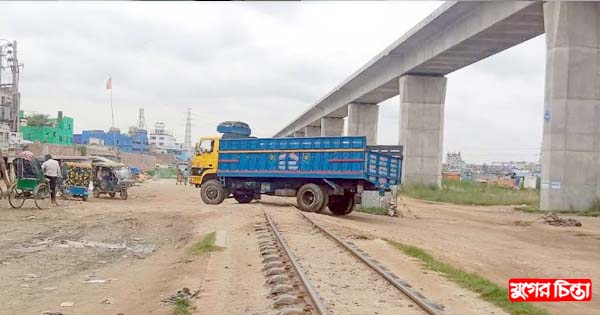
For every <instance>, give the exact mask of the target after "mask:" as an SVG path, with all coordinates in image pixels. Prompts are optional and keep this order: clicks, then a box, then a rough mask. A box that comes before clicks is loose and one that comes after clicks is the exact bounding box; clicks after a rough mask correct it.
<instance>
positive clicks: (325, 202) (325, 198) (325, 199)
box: [316, 189, 329, 213]
mask: <svg viewBox="0 0 600 315" xmlns="http://www.w3.org/2000/svg"><path fill="white" fill-rule="evenodd" d="M322 190H323V204H322V205H321V208H319V209H318V210H317V211H316V212H317V213H323V212H325V209H327V206H328V205H329V194H327V190H325V189H322Z"/></svg>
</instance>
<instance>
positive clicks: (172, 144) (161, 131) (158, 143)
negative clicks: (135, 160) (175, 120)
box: [148, 122, 181, 154]
mask: <svg viewBox="0 0 600 315" xmlns="http://www.w3.org/2000/svg"><path fill="white" fill-rule="evenodd" d="M148 142H149V143H150V145H151V146H153V147H154V150H155V152H156V153H160V154H170V153H172V154H177V153H176V151H180V150H181V146H180V145H178V144H177V139H175V136H173V133H171V132H170V131H168V130H165V124H164V123H162V122H157V123H155V124H154V130H151V131H150V135H149V139H148Z"/></svg>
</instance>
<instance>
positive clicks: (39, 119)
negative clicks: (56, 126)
mask: <svg viewBox="0 0 600 315" xmlns="http://www.w3.org/2000/svg"><path fill="white" fill-rule="evenodd" d="M51 125H52V123H51V122H50V119H49V118H48V115H43V114H35V115H31V116H29V117H28V118H27V126H51Z"/></svg>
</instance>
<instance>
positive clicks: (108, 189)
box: [92, 159, 133, 200]
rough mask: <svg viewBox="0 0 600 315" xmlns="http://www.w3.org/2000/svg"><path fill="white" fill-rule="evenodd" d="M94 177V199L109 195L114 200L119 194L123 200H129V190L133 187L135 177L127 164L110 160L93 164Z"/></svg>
mask: <svg viewBox="0 0 600 315" xmlns="http://www.w3.org/2000/svg"><path fill="white" fill-rule="evenodd" d="M92 177H93V185H94V190H93V193H94V198H98V197H100V195H102V194H108V195H109V196H110V197H111V198H114V197H115V195H116V194H117V193H119V196H120V197H121V199H123V200H125V199H127V189H128V188H129V187H131V186H133V177H132V176H131V172H130V170H129V167H127V165H125V164H121V163H117V162H113V161H110V160H108V159H102V160H96V161H94V162H92Z"/></svg>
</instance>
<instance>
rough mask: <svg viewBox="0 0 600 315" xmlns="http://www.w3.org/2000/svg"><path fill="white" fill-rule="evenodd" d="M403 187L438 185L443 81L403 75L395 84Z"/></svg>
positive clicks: (444, 96) (442, 131) (444, 80)
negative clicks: (396, 88)
mask: <svg viewBox="0 0 600 315" xmlns="http://www.w3.org/2000/svg"><path fill="white" fill-rule="evenodd" d="M399 88H400V89H399V94H400V144H401V145H403V146H404V153H403V155H404V161H403V166H402V183H403V184H423V185H431V186H437V187H440V186H441V184H442V141H443V137H444V100H445V98H446V78H445V77H433V76H418V75H406V76H403V77H401V78H400V81H399Z"/></svg>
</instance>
